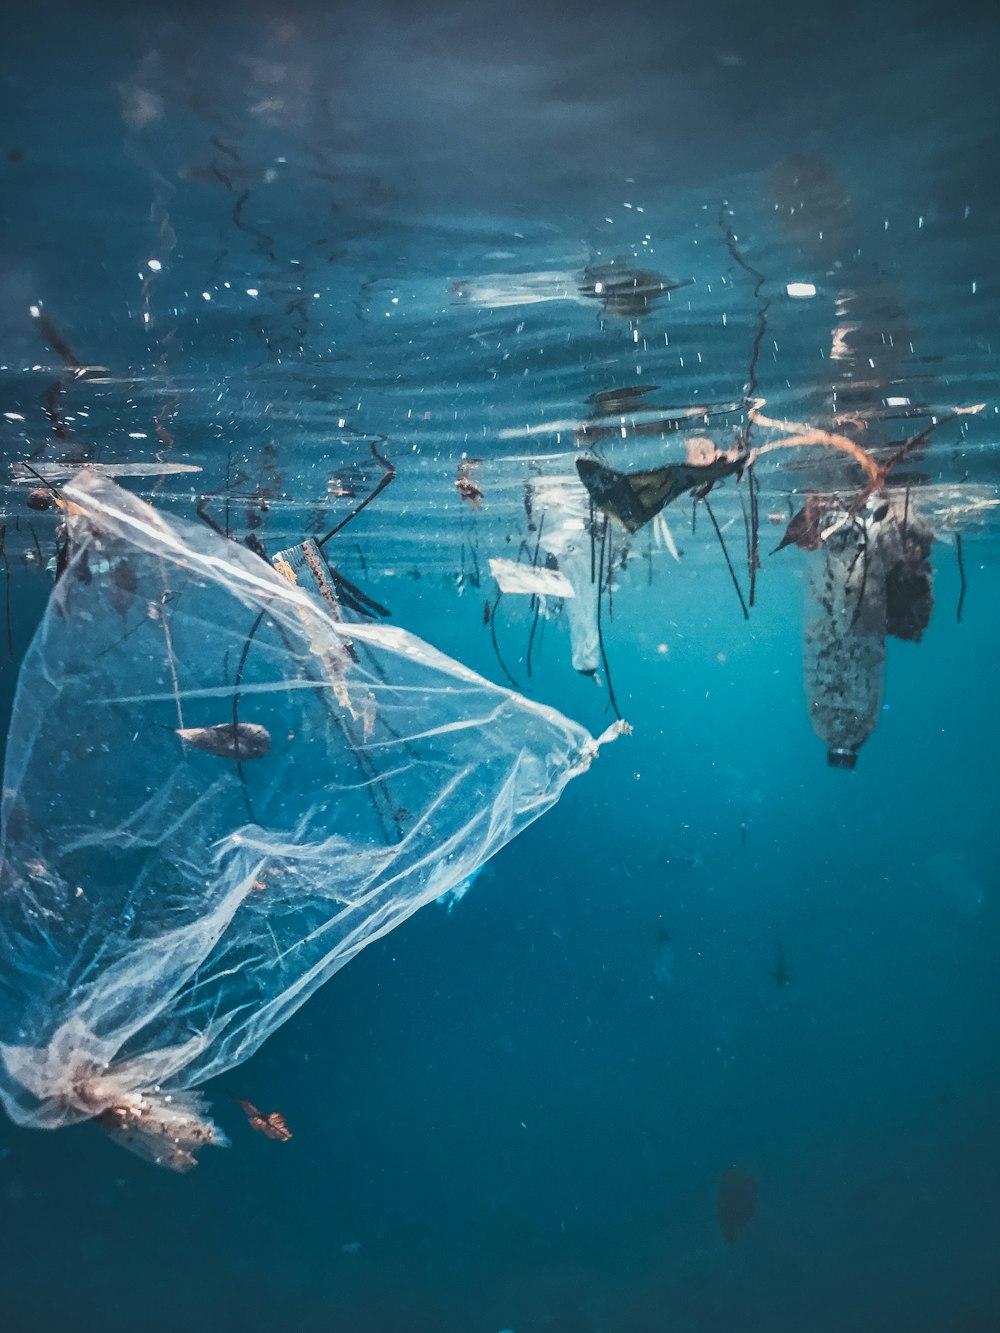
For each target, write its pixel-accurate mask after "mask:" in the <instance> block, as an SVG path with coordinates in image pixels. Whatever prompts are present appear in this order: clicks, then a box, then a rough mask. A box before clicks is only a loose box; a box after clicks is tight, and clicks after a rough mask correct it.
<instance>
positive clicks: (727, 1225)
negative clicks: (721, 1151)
mask: <svg viewBox="0 0 1000 1333" xmlns="http://www.w3.org/2000/svg"><path fill="white" fill-rule="evenodd" d="M756 1207H757V1181H756V1180H755V1179H754V1177H753V1176H752V1175H751V1174H750V1172H749V1171H744V1170H743V1168H742V1167H740V1166H730V1167H727V1168H726V1170H725V1171H723V1173H722V1177H721V1179H720V1180H719V1197H718V1202H717V1205H716V1213H715V1215H716V1219H717V1220H718V1223H719V1230H720V1231H721V1232H722V1234H723V1236H724V1237H725V1238H726V1240H727V1241H728V1242H729V1244H730V1245H732V1244H733V1243H734V1242H735V1241H736V1239H737V1238H738V1237H739V1235H740V1234H741V1232H742V1231H743V1229H744V1228H745V1227H746V1224H747V1223H748V1222H749V1221H750V1219H751V1217H753V1215H754V1209H755V1208H756Z"/></svg>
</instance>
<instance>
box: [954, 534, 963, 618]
mask: <svg viewBox="0 0 1000 1333" xmlns="http://www.w3.org/2000/svg"><path fill="white" fill-rule="evenodd" d="M955 554H956V555H957V556H958V577H959V578H960V579H961V580H962V585H961V587H962V590H961V592H960V593H959V595H958V610H957V611H956V612H955V623H956V624H957V625H961V623H962V605H963V603H964V602H965V561H964V560H963V559H962V534H961V533H960V532H956V533H955Z"/></svg>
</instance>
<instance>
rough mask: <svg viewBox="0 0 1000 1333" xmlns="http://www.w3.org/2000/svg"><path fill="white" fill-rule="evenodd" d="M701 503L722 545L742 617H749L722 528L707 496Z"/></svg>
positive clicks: (747, 618) (746, 618)
mask: <svg viewBox="0 0 1000 1333" xmlns="http://www.w3.org/2000/svg"><path fill="white" fill-rule="evenodd" d="M701 502H702V504H703V505H704V506H705V508H706V509H707V510H708V516H709V518H710V519H711V520H712V527H713V528H714V529H715V535H716V537H718V539H719V545H720V546H721V547H722V554H723V555H724V556H725V557H726V568H727V569H728V570H729V577H730V578H731V579H732V581H733V587H734V588H735V589H736V596H737V597H738V598H739V599H740V608H741V609H742V611H743V619H744V620H749V619H750V612H749V611H748V610H747V604H746V602H745V601H744V600H743V593H742V591H741V589H740V583H739V579H737V577H736V570H735V569H733V562H732V561H731V560H730V558H729V552H728V551H727V550H726V542H725V538H724V537H723V535H722V529H721V528H720V527H719V524H718V521H717V520H716V517H715V514H714V512H713V510H712V506H711V505H710V504H709V503H708V496H707V495H705V496H702V501H701Z"/></svg>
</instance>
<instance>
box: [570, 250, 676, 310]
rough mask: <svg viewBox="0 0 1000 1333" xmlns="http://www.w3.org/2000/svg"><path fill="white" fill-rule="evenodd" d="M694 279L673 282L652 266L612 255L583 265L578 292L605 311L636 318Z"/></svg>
mask: <svg viewBox="0 0 1000 1333" xmlns="http://www.w3.org/2000/svg"><path fill="white" fill-rule="evenodd" d="M693 281H694V279H693V278H685V279H683V280H682V281H681V282H674V281H672V280H671V279H670V278H666V277H664V276H663V274H662V273H654V272H653V271H652V270H651V269H645V268H632V267H630V265H629V261H628V260H627V259H612V260H611V261H610V262H609V263H607V264H592V265H591V266H590V267H589V268H586V269H584V272H583V277H582V279H581V281H580V294H581V295H582V296H586V297H588V298H589V299H591V300H594V301H600V303H601V305H602V306H603V307H604V311H605V313H606V314H608V315H614V316H617V317H618V318H621V319H638V318H640V317H641V316H642V315H645V314H646V313H647V311H648V310H649V309H650V308H651V307H652V306H653V305H654V304H655V303H656V302H657V301H659V300H660V299H661V298H662V297H664V296H665V295H666V294H667V293H668V292H675V291H677V289H678V288H679V287H688V286H690V284H691V283H692V282H693Z"/></svg>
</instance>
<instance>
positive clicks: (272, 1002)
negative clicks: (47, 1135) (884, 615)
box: [0, 473, 607, 1170]
mask: <svg viewBox="0 0 1000 1333" xmlns="http://www.w3.org/2000/svg"><path fill="white" fill-rule="evenodd" d="M62 495H63V500H64V506H65V509H66V513H67V525H68V529H69V535H70V552H71V556H70V560H69V563H68V566H67V568H66V569H65V570H64V572H63V573H62V575H61V577H60V578H59V580H58V582H57V583H56V585H55V588H54V590H53V593H52V597H51V600H50V603H49V606H48V608H47V610H46V613H45V616H44V618H43V621H42V623H41V625H40V627H39V629H38V632H37V634H36V636H35V638H34V640H33V642H32V644H31V645H30V647H29V650H28V653H27V656H26V659H25V662H24V665H23V668H22V672H21V676H20V679H19V683H18V690H17V696H16V700H15V705H14V712H13V718H12V723H11V729H10V736H9V741H8V749H7V761H6V768H5V773H4V790H3V806H2V825H0V838H2V841H0V854H2V868H0V959H2V967H0V1100H2V1102H3V1105H4V1107H5V1108H6V1110H7V1112H8V1113H9V1114H10V1116H11V1117H12V1118H13V1119H14V1120H15V1121H17V1122H18V1123H20V1124H22V1125H28V1126H36V1127H40V1128H53V1127H56V1126H59V1125H65V1124H68V1123H72V1122H74V1121H79V1120H82V1119H86V1118H91V1117H92V1118H95V1119H96V1120H97V1121H98V1122H99V1123H100V1124H101V1125H102V1126H103V1127H104V1128H105V1129H107V1130H108V1131H109V1132H110V1133H112V1134H113V1135H115V1136H117V1137H119V1138H120V1139H121V1140H122V1141H123V1142H124V1143H125V1144H126V1146H129V1147H131V1148H132V1149H133V1150H134V1151H137V1152H139V1153H140V1154H141V1155H143V1156H145V1157H147V1158H149V1159H150V1160H152V1161H155V1162H157V1163H158V1164H161V1165H165V1166H170V1167H174V1168H176V1169H181V1170H183V1169H186V1168H188V1167H190V1166H192V1165H194V1160H195V1156H194V1154H195V1152H196V1151H197V1149H198V1148H199V1147H200V1146H202V1145H203V1144H206V1143H219V1142H221V1141H223V1139H222V1135H221V1133H220V1131H219V1130H218V1128H217V1127H216V1126H215V1125H214V1124H213V1122H212V1121H211V1119H210V1118H209V1117H208V1116H207V1114H206V1112H205V1109H204V1106H203V1104H202V1100H201V1098H200V1096H199V1095H198V1094H197V1093H195V1092H193V1089H194V1088H196V1087H197V1086H198V1085H199V1084H201V1083H203V1082H204V1081H205V1080H207V1079H210V1078H212V1077H214V1076H215V1075H218V1074H220V1073H222V1072H223V1071H224V1070H227V1069H230V1068H232V1067H233V1066H234V1065H236V1064H238V1063H239V1062H240V1061H242V1060H245V1059H246V1058H247V1057H248V1056H249V1055H250V1054H252V1052H253V1051H255V1050H256V1049H257V1047H258V1046H259V1045H260V1043H261V1042H262V1041H263V1040H264V1039H265V1038H266V1037H267V1036H268V1035H269V1034H270V1033H271V1032H273V1031H274V1030H275V1029H276V1028H278V1027H279V1026H280V1025H281V1024H282V1023H284V1022H285V1021H286V1019H288V1018H289V1017H291V1015H292V1014H293V1013H294V1012H295V1010H296V1009H297V1008H298V1007H299V1005H301V1004H302V1003H303V1002H304V1001H305V1000H306V999H307V997H308V996H309V995H310V994H311V993H312V992H313V991H314V990H315V989H316V987H317V986H319V985H320V984H321V983H322V982H323V981H325V980H326V979H327V978H328V977H329V976H330V975H331V974H332V973H333V972H335V971H336V970H337V969H338V968H340V967H342V966H343V965H344V963H346V962H348V960H349V959H351V958H352V957H353V956H354V955H355V954H357V953H358V952H359V951H360V950H361V949H363V948H364V947H365V945H366V944H368V943H370V942H371V941H372V940H375V939H378V938H379V937H380V936H383V935H385V934H386V933H387V932H388V931H390V930H392V929H393V927H395V926H397V925H399V923H400V922H401V921H403V920H405V919H406V918H407V917H408V916H409V915H410V914H411V913H412V912H414V911H415V910H416V909H417V908H419V907H420V906H422V905H423V904H424V903H427V902H431V901H433V900H434V899H435V898H439V897H440V896H441V895H442V894H446V893H448V892H449V891H451V890H454V889H455V888H456V887H458V886H460V885H462V884H463V882H465V881H466V880H468V878H469V877H470V876H471V875H473V874H475V872H476V871H477V870H478V868H479V867H480V866H481V865H482V864H483V862H484V861H486V860H487V858H489V857H490V856H492V855H493V853H494V852H496V851H497V850H498V849H499V848H500V847H502V846H503V845H504V843H506V842H507V841H508V840H509V839H510V838H512V837H514V836H515V835H516V834H517V833H518V832H519V831H520V830H521V829H522V828H524V826H525V825H527V824H528V823H530V822H531V821H532V820H533V819H535V818H537V816H538V815H540V814H542V813H543V811H545V810H546V809H547V808H548V807H550V806H551V805H552V804H553V803H554V802H555V801H556V800H557V799H558V797H559V795H560V793H561V791H562V789H563V787H564V786H565V784H566V782H567V781H568V780H569V779H570V778H572V777H574V776H575V775H576V774H578V773H580V772H582V771H583V770H585V769H586V768H587V767H588V765H589V763H590V761H591V758H592V757H593V755H594V754H595V752H596V749H597V746H598V745H599V744H600V741H594V740H593V739H592V738H591V736H590V735H589V734H588V733H587V732H586V731H585V730H584V729H583V728H581V727H579V726H577V725H576V724H574V723H573V722H570V721H568V720H567V719H566V718H564V717H562V716H561V715H560V714H558V713H557V712H555V711H554V710H552V709H550V708H547V707H544V706H543V705H540V704H538V703H534V702H531V701H529V700H527V699H525V698H522V697H521V696H519V695H517V694H514V693H512V692H510V691H508V690H505V689H501V688H499V687H498V686H495V685H493V684H491V683H489V682H488V681H486V680H484V679H482V678H481V677H479V676H477V675H475V674H474V673H473V672H471V671H469V670H467V669H466V668H464V667H463V666H461V665H460V664H459V663H457V662H455V661H453V660H451V659H449V658H447V657H445V656H444V655H442V654H441V653H439V652H437V651H436V650H435V649H433V648H432V647H430V646H429V645H428V644H427V643H424V642H422V641H421V640H420V639H418V638H415V637H414V636H413V635H411V634H408V633H406V632H405V631H404V630H402V629H399V628H396V627H393V626H389V625H384V624H367V623H366V624H349V623H345V621H344V620H343V619H342V616H341V613H340V611H339V608H338V606H337V604H336V603H335V602H334V601H330V603H329V604H326V603H324V601H323V599H322V597H321V596H320V595H319V590H317V589H315V588H312V589H310V588H307V587H306V583H307V581H308V577H307V576H308V575H309V563H310V562H309V561H302V562H299V568H298V570H297V571H295V570H293V569H292V568H291V567H290V566H289V565H288V563H287V562H286V563H285V566H284V572H285V577H283V576H282V575H281V574H279V573H278V572H276V571H275V570H274V569H272V568H271V566H270V565H268V564H267V562H266V561H264V560H263V559H261V558H260V557H259V556H258V555H255V554H253V553H251V552H249V551H247V550H245V549H243V548H242V547H240V546H238V545H237V544H236V543H233V542H227V541H225V540H224V539H223V538H221V537H220V536H218V535H217V534H215V533H213V532H211V531H209V530H208V529H207V528H204V527H202V526H200V525H194V524H189V523H182V522H177V521H173V520H171V521H167V520H166V519H165V518H164V517H163V516H162V515H160V514H158V513H157V512H156V511H154V510H153V509H152V508H150V507H149V506H148V505H146V504H144V503H143V502H141V501H139V500H137V499H136V498H135V497H133V496H131V495H129V494H128V493H127V492H125V491H123V490H121V489H120V488H119V487H117V486H116V485H115V484H114V483H113V482H112V481H110V480H108V479H105V478H101V477H99V476H97V475H95V474H93V473H84V474H82V475H80V476H79V477H77V478H76V479H75V480H74V481H73V482H72V484H71V485H69V486H67V487H66V488H65V490H64V491H63V493H62ZM315 555H316V548H315V547H313V548H312V551H311V557H310V558H311V560H312V562H313V563H314V562H315ZM321 582H322V580H321ZM327 592H328V590H327ZM606 734H607V733H606ZM602 739H603V738H602Z"/></svg>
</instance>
